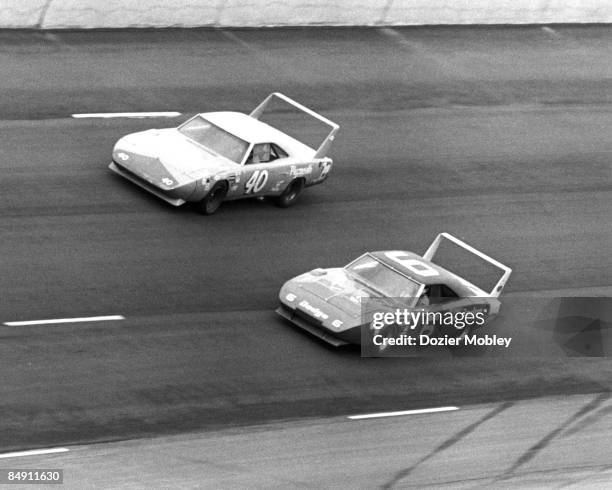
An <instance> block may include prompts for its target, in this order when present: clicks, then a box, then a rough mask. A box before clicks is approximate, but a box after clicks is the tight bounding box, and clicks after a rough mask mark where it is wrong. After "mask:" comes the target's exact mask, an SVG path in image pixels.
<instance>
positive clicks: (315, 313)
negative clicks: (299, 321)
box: [298, 300, 329, 320]
mask: <svg viewBox="0 0 612 490" xmlns="http://www.w3.org/2000/svg"><path fill="white" fill-rule="evenodd" d="M298 304H299V306H301V307H302V308H303V309H304V310H306V311H307V312H308V313H310V314H311V315H312V316H314V317H315V318H318V319H319V320H327V319H328V318H329V315H328V314H327V313H323V312H322V311H321V310H320V309H319V308H317V307H316V306H312V305H311V304H310V303H309V302H308V301H306V300H302V301H300V302H299V303H298Z"/></svg>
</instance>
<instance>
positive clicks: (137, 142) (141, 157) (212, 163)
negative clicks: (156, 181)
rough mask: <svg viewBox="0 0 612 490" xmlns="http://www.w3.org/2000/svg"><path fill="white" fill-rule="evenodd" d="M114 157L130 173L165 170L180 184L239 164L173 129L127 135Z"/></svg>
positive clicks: (161, 171) (114, 152) (227, 169)
mask: <svg viewBox="0 0 612 490" xmlns="http://www.w3.org/2000/svg"><path fill="white" fill-rule="evenodd" d="M113 159H114V160H115V161H116V162H117V163H119V164H120V165H122V166H124V167H126V168H128V169H129V170H131V171H133V172H136V173H139V172H143V171H144V172H145V173H155V174H159V173H167V174H170V176H171V178H173V180H176V181H180V182H181V183H186V182H188V181H192V180H194V179H199V178H204V177H209V176H211V175H215V174H217V173H221V172H225V171H231V170H234V169H236V168H237V167H239V165H238V164H236V163H234V162H232V161H230V160H228V159H227V158H224V157H222V156H221V155H218V154H217V153H215V152H213V151H212V150H208V149H206V148H204V147H202V146H200V145H198V144H197V143H195V142H193V141H192V140H190V139H189V138H187V137H186V136H185V135H183V134H181V133H180V132H179V131H178V130H177V129H175V128H171V129H151V130H148V131H142V132H139V133H132V134H128V135H127V136H124V137H123V138H121V139H120V140H119V141H118V142H117V144H116V145H115V149H114V151H113ZM153 177H155V176H153Z"/></svg>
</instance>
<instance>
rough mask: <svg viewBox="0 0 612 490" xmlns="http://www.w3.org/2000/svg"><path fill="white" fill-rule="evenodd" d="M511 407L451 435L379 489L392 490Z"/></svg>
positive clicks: (493, 411)
mask: <svg viewBox="0 0 612 490" xmlns="http://www.w3.org/2000/svg"><path fill="white" fill-rule="evenodd" d="M513 405H514V402H505V403H503V404H501V405H499V406H498V407H496V408H494V409H493V410H491V411H490V412H489V413H487V414H485V415H484V416H483V417H481V418H480V419H478V420H477V421H476V422H474V423H472V424H470V425H468V426H467V427H465V428H463V429H461V430H460V431H459V432H457V433H456V434H455V435H453V436H452V437H450V438H448V439H447V440H445V441H444V442H443V443H442V444H440V445H439V446H437V447H436V448H435V449H434V450H433V451H431V452H430V453H429V454H426V455H425V456H423V457H422V458H421V459H419V460H418V461H417V462H416V463H415V464H413V465H412V466H410V467H409V468H405V469H403V470H401V471H398V472H397V473H396V474H395V476H394V477H393V478H391V479H390V480H389V481H388V482H387V483H384V484H383V485H381V487H380V488H384V489H390V488H393V487H394V486H395V485H396V484H397V483H399V482H400V481H401V480H403V479H404V478H406V477H408V476H409V475H410V474H411V473H412V472H413V471H414V470H415V469H416V468H417V467H419V466H420V465H422V464H423V463H424V462H426V461H427V460H429V459H431V458H433V457H434V456H436V455H437V454H438V453H440V452H442V451H444V450H445V449H448V448H449V447H451V446H453V445H454V444H456V443H458V442H459V441H460V440H461V439H463V438H465V437H467V436H468V435H469V434H471V433H472V432H474V431H475V430H476V429H477V428H478V427H479V426H481V425H482V424H484V423H485V422H487V421H488V420H490V419H492V418H494V417H497V416H498V415H499V414H500V413H501V412H503V411H505V410H507V409H509V408H510V407H512V406H513Z"/></svg>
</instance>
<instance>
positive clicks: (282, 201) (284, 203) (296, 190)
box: [274, 179, 304, 208]
mask: <svg viewBox="0 0 612 490" xmlns="http://www.w3.org/2000/svg"><path fill="white" fill-rule="evenodd" d="M303 189H304V180H303V179H296V180H294V181H292V182H291V183H290V184H289V185H288V186H287V188H286V189H285V190H284V191H283V193H282V194H281V195H280V196H278V197H276V198H275V199H274V203H275V204H276V205H277V206H278V207H280V208H288V207H289V206H291V205H293V204H295V201H297V199H298V197H299V195H300V194H301V193H302V190H303Z"/></svg>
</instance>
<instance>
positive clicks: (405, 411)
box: [348, 407, 459, 420]
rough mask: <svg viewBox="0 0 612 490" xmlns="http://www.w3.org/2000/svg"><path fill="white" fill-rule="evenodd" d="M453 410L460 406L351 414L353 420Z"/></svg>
mask: <svg viewBox="0 0 612 490" xmlns="http://www.w3.org/2000/svg"><path fill="white" fill-rule="evenodd" d="M453 410H459V407H436V408H423V409H420V410H404V411H402V412H380V413H368V414H364V415H349V417H348V418H349V419H351V420H363V419H376V418H382V417H399V416H400V415H418V414H422V413H437V412H451V411H453Z"/></svg>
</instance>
